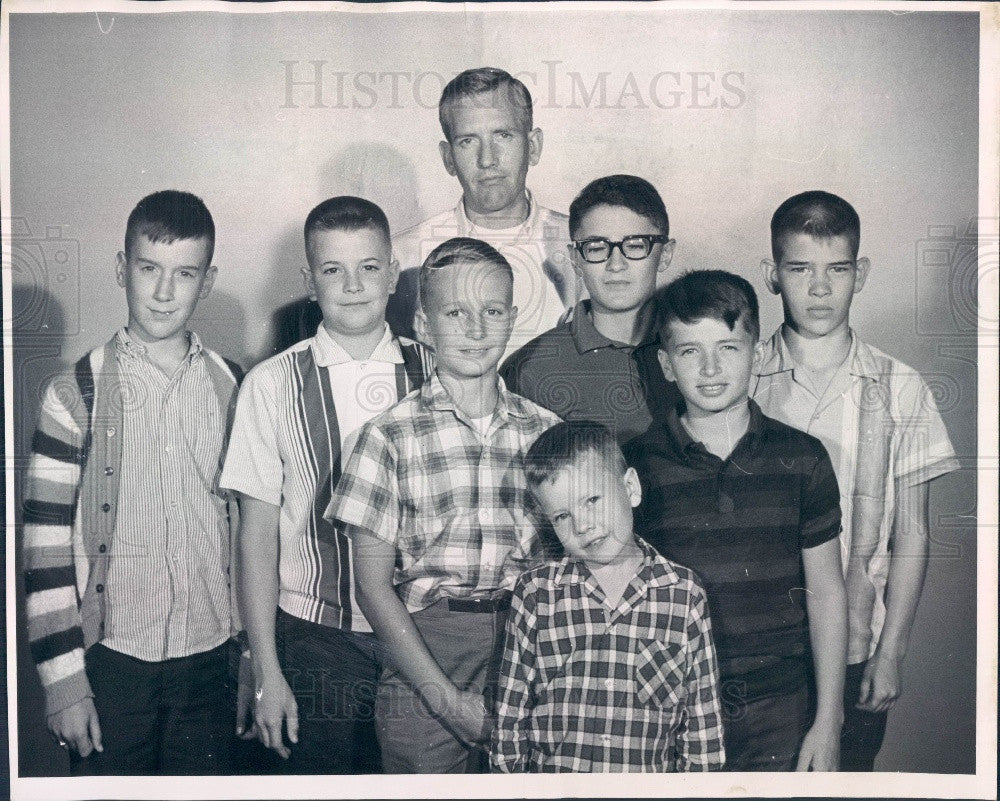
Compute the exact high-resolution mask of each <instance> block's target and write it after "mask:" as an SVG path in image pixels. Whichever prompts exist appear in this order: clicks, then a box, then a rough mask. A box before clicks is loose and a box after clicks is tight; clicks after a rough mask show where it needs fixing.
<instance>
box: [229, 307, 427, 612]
mask: <svg viewBox="0 0 1000 801" xmlns="http://www.w3.org/2000/svg"><path fill="white" fill-rule="evenodd" d="M403 342H404V347H406V348H409V349H411V350H412V351H414V352H417V353H419V354H420V355H421V359H427V358H428V357H427V356H426V353H425V352H424V350H423V348H422V346H420V345H418V344H416V343H413V342H409V340H403ZM403 363H404V358H403V351H402V349H401V346H400V341H399V340H397V339H396V338H395V337H393V336H392V334H391V332H390V331H389V328H388V326H386V328H385V332H384V334H383V336H382V339H381V341H380V342H379V344H378V345H377V346H376V347H375V349H374V351H372V354H371V355H370V356H369V357H368V358H367V359H353V358H351V356H350V354H348V353H347V351H345V350H344V349H343V348H342V347H341V346H340V345H339V344H338V343H337V342H336V341H335V340H334V339H333V337H331V336H330V334H329V333H328V332H327V330H326V329H325V328H324V327H323V326H322V324H321V325H320V326H319V329H318V330H317V332H316V335H315V336H314V337H312V338H310V339H307V340H304V341H302V342H299V343H297V344H295V345H293V346H292V347H291V348H289V349H288V350H286V351H283V352H282V353H279V354H277V355H276V356H273V357H271V358H270V359H268V360H266V361H264V362H262V363H261V364H259V365H257V366H256V367H255V368H254V369H253V370H251V371H250V372H249V373H248V374H247V377H246V379H245V380H244V382H243V388H242V390H241V391H240V397H239V403H238V404H237V407H236V418H235V420H234V423H233V432H232V436H231V439H230V446H229V452H228V454H227V456H226V464H225V468H224V470H223V473H222V478H221V483H222V485H223V486H224V487H227V488H228V489H232V490H235V491H237V492H241V493H243V494H244V495H249V496H250V497H252V498H256V499H258V500H261V501H264V502H265V503H270V504H273V505H274V506H280V507H281V509H280V513H279V518H278V538H279V558H278V574H279V594H278V605H279V606H280V607H281V608H282V609H283V610H284V611H285V612H287V613H288V614H290V615H294V616H295V617H298V618H301V619H303V620H309V621H312V622H314V623H321V624H323V625H329V626H333V627H335V628H340V629H346V630H350V631H371V626H370V625H369V624H368V622H367V621H366V620H365V617H364V615H363V614H362V612H361V610H360V608H359V607H358V605H357V599H356V597H355V591H354V581H353V571H352V569H351V556H350V541H349V540H348V539H347V538H346V537H344V536H343V535H342V534H340V533H339V532H337V531H324V530H323V529H324V527H325V526H326V524H325V523H324V522H323V520H322V514H323V510H324V509H325V508H326V505H327V502H328V499H329V497H330V496H329V493H331V492H332V490H333V487H332V486H331V485H335V484H336V480H337V478H338V477H339V475H340V462H341V460H342V454H344V453H348V452H349V450H348V448H349V447H350V445H351V443H352V442H353V439H354V437H355V436H356V435H357V431H358V429H359V428H360V427H361V426H362V425H363V424H364V423H366V422H367V421H368V420H370V419H371V418H373V417H375V416H376V415H378V414H380V413H381V412H383V411H385V410H386V409H387V408H389V407H390V406H392V405H393V404H394V403H396V401H397V400H398V399H399V398H400V397H402V396H403V395H405V394H406V392H407V391H408V390H409V388H411V387H412V386H415V383H414V382H413V381H412V380H408V381H401V380H400V379H401V378H402V377H403V375H402V374H403V373H404V371H403V370H402V369H401V368H402V367H403V366H404V364H403ZM421 377H422V376H421ZM328 437H332V438H334V440H333V441H332V442H327V441H326V439H327V438H328ZM324 455H325V456H327V457H328V458H329V459H332V464H331V463H327V464H326V465H325V467H322V461H321V458H320V457H323V456H324ZM323 492H325V493H326V494H325V495H323V494H322V493H323Z"/></svg>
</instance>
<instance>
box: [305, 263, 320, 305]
mask: <svg viewBox="0 0 1000 801" xmlns="http://www.w3.org/2000/svg"><path fill="white" fill-rule="evenodd" d="M302 283H304V284H305V285H306V292H308V293H309V300H317V295H316V279H315V278H313V271H312V267H303V268H302Z"/></svg>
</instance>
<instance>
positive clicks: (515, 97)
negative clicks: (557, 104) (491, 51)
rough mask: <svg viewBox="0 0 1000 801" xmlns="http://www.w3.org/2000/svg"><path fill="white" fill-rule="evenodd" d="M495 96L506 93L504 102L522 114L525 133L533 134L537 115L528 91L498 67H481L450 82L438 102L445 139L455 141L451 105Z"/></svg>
mask: <svg viewBox="0 0 1000 801" xmlns="http://www.w3.org/2000/svg"><path fill="white" fill-rule="evenodd" d="M493 92H496V93H497V94H501V93H502V97H503V100H505V101H506V102H507V103H509V104H510V105H512V106H513V107H514V108H516V109H518V110H519V111H520V112H521V114H522V115H523V117H524V130H525V131H530V130H531V128H532V125H533V119H532V118H533V111H532V106H531V92H529V91H528V87H527V86H525V85H524V84H523V83H522V82H521V81H519V80H518V79H517V78H515V77H514V76H513V75H511V74H510V73H509V72H507V71H506V70H502V69H498V68H497V67H477V68H476V69H472V70H466V71H465V72H460V73H459V74H458V75H456V76H455V77H454V78H452V79H451V80H450V81H448V83H447V85H446V86H445V87H444V91H442V92H441V99H440V100H439V101H438V120H439V121H440V122H441V130H442V131H444V138H445V139H447V140H448V141H449V142H450V141H451V130H450V128H449V126H448V115H447V113H446V111H447V107H448V105H449V104H450V103H454V102H456V101H458V100H462V99H464V98H473V97H481V96H482V95H485V94H490V93H493Z"/></svg>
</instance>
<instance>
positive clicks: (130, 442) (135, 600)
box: [24, 190, 240, 775]
mask: <svg viewBox="0 0 1000 801" xmlns="http://www.w3.org/2000/svg"><path fill="white" fill-rule="evenodd" d="M214 245H215V225H214V223H213V222H212V216H211V214H209V211H208V209H207V208H205V204H204V203H202V201H201V200H200V199H199V198H197V197H195V196H194V195H191V194H188V193H187V192H177V191H172V190H168V191H163V192H156V193H155V194H152V195H149V196H148V197H145V198H143V199H142V200H141V201H140V202H139V204H138V205H137V206H136V207H135V208H134V209H133V210H132V213H131V214H130V215H129V218H128V223H127V225H126V229H125V249H124V250H123V251H122V252H120V253H119V254H118V259H117V278H118V284H119V286H121V287H123V288H124V289H125V299H126V301H127V303H128V324H127V326H126V327H124V328H122V329H120V330H119V331H118V332H117V333H116V334H115V335H114V336H113V337H112V338H111V340H110V341H109V342H108V343H107V344H105V345H103V346H102V347H99V348H96V349H95V350H93V351H91V352H90V353H88V354H87V355H86V356H84V357H83V358H82V359H80V360H79V361H78V362H77V363H76V365H75V367H74V370H73V372H72V373H70V374H68V375H62V376H57V377H56V378H55V379H53V380H52V381H51V382H50V384H49V386H48V388H47V390H46V393H45V398H44V400H43V402H42V409H41V414H40V418H39V422H38V430H37V431H36V433H35V437H34V440H33V442H32V455H31V461H30V464H29V466H28V475H27V487H26V495H25V497H26V501H25V507H24V524H25V526H24V549H25V550H24V560H25V569H26V573H25V591H26V596H27V598H26V601H27V618H28V638H29V640H30V643H31V652H32V656H33V657H34V659H35V662H36V663H37V665H38V671H39V674H40V676H41V680H42V686H43V687H44V689H45V696H46V712H47V715H48V726H49V729H50V730H51V732H52V733H53V734H54V735H55V737H56V739H57V740H58V742H59V745H61V746H62V747H63V748H67V749H68V750H69V754H70V769H71V772H72V773H73V774H74V775H95V774H96V775H122V774H203V773H222V772H225V771H226V770H227V768H228V766H227V764H226V763H227V753H228V750H229V741H230V739H231V736H232V735H231V730H230V726H229V720H230V715H231V712H230V711H229V705H228V703H227V696H226V692H225V682H226V678H227V667H228V660H227V647H226V642H227V640H229V638H230V635H231V634H232V623H231V611H232V610H231V605H230V582H229V556H230V547H229V546H230V542H229V524H228V518H227V514H226V504H225V503H224V500H223V499H222V498H221V497H220V496H219V494H218V487H217V486H216V483H215V482H216V479H217V476H218V468H219V462H220V459H221V457H222V452H223V448H224V443H225V438H226V432H227V430H228V421H229V417H230V408H231V403H232V402H233V401H234V400H235V396H236V384H237V379H238V376H239V375H240V372H239V368H238V367H236V366H235V365H234V364H232V363H231V362H227V361H225V360H224V359H222V358H221V357H220V356H218V355H216V354H215V353H213V352H212V351H210V350H208V349H207V348H205V347H203V346H202V344H201V341H200V340H199V338H198V336H197V335H196V334H195V333H194V332H189V331H188V330H187V328H186V326H187V323H188V320H189V319H190V318H191V315H192V313H193V312H194V310H195V306H196V305H197V303H198V300H199V299H201V298H204V297H205V296H207V295H208V293H209V291H210V290H211V288H212V282H213V281H214V280H215V273H216V268H215V267H213V266H212V251H213V249H214Z"/></svg>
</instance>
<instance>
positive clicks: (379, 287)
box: [221, 196, 428, 774]
mask: <svg viewBox="0 0 1000 801" xmlns="http://www.w3.org/2000/svg"><path fill="white" fill-rule="evenodd" d="M304 236H305V250H306V261H307V266H305V267H303V268H302V275H303V278H304V279H305V285H306V289H307V291H308V293H309V296H310V297H311V298H312V300H314V301H318V305H319V308H320V310H321V311H322V323H321V325H320V326H319V328H318V329H317V331H316V334H315V336H313V337H311V338H310V339H307V340H304V341H302V342H299V343H297V344H296V345H293V346H292V347H291V348H289V349H287V350H285V351H284V352H282V353H279V354H277V355H276V356H273V357H272V358H270V359H268V360H267V361H265V362H262V363H261V364H259V365H258V366H257V367H255V368H254V369H253V370H251V371H250V373H249V374H248V375H247V378H246V382H245V383H244V385H243V389H242V391H241V392H240V398H239V404H238V406H237V409H236V420H235V423H234V427H233V436H232V446H231V448H230V450H229V454H228V456H227V458H226V464H225V469H224V471H223V474H222V479H221V481H222V484H223V486H225V487H228V488H229V489H232V490H234V491H235V492H237V493H238V494H239V499H240V513H241V519H240V529H239V535H238V542H239V553H240V557H241V560H242V562H241V565H242V575H243V576H244V577H245V578H244V580H243V581H241V582H240V586H239V597H240V603H241V609H242V610H243V613H244V617H245V622H246V627H247V634H248V635H249V645H250V654H251V658H252V663H253V675H254V677H255V681H256V688H255V689H256V692H255V696H256V704H255V708H254V729H253V730H252V731H255V732H256V734H257V736H258V737H259V738H260V740H261V742H262V743H263V744H264V745H265V746H267V747H269V748H271V749H273V750H274V751H275V752H276V753H278V754H279V755H280V756H282V757H283V758H285V759H286V760H287V762H286V763H285V766H286V767H287V770H288V771H289V772H291V773H300V774H302V773H308V774H317V773H371V772H376V771H378V769H379V760H378V746H377V743H376V741H375V733H374V725H373V723H372V716H371V710H370V707H371V703H372V701H373V700H374V690H375V686H376V683H377V681H378V675H379V670H380V666H381V650H380V648H379V647H378V643H377V642H376V640H375V638H374V635H372V633H371V626H370V625H369V624H368V622H367V621H366V620H365V617H364V615H363V614H362V613H361V611H360V610H359V609H358V606H357V603H356V599H355V588H354V577H353V574H352V572H351V558H350V553H351V545H350V542H349V540H347V539H346V538H345V537H344V533H343V531H342V530H341V529H340V528H339V527H336V526H334V525H331V524H330V523H328V522H327V521H326V520H324V519H323V516H322V515H323V510H325V509H326V505H327V503H328V501H329V499H330V494H331V492H332V490H333V488H334V487H335V486H336V484H337V480H338V479H339V478H340V472H341V469H340V468H341V462H342V454H344V453H349V452H350V442H351V440H352V439H353V437H354V435H355V434H356V432H357V429H358V428H360V426H361V425H362V424H363V423H365V422H366V421H368V420H369V419H371V418H372V417H375V416H376V415H377V414H379V413H380V412H382V411H383V410H385V409H387V408H388V407H389V406H391V405H392V404H394V403H395V402H396V401H397V400H398V399H399V398H401V397H402V396H404V395H405V394H406V393H407V392H409V391H410V390H411V389H413V388H414V387H417V386H419V385H420V383H421V382H422V380H423V377H424V375H425V370H426V367H427V365H428V354H427V353H426V352H425V351H424V349H423V348H422V346H420V345H418V344H417V343H415V342H411V341H410V340H404V339H397V338H396V337H394V336H393V335H392V333H391V332H390V331H389V328H388V326H387V325H386V322H385V306H386V301H387V300H388V298H389V294H390V293H391V292H392V291H393V289H394V287H395V285H396V276H397V274H398V265H397V263H396V261H395V259H394V258H393V256H392V251H391V249H390V246H389V223H388V221H387V220H386V217H385V214H383V213H382V210H381V209H380V208H379V207H378V206H376V205H375V204H374V203H371V202H369V201H367V200H363V199H361V198H357V197H349V196H344V197H334V198H330V199H329V200H325V201H324V202H322V203H320V204H319V205H318V206H316V208H314V209H313V210H312V211H311V212H309V215H308V217H307V218H306V222H305V229H304ZM242 723H243V722H242V721H239V723H238V725H239V726H240V727H241V728H242ZM285 727H287V738H288V742H286V741H285V738H284V734H285V733H286V732H285V731H284V729H285ZM289 742H290V743H291V747H289V744H288V743H289Z"/></svg>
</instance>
